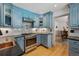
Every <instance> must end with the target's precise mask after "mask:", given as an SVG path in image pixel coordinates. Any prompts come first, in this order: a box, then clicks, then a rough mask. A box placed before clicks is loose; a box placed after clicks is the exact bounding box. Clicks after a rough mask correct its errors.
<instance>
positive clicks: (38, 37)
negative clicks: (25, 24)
mask: <svg viewBox="0 0 79 59" xmlns="http://www.w3.org/2000/svg"><path fill="white" fill-rule="evenodd" d="M36 37H37V44H38V45H40V44H41V35H37V36H36Z"/></svg>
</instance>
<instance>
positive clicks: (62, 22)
mask: <svg viewBox="0 0 79 59" xmlns="http://www.w3.org/2000/svg"><path fill="white" fill-rule="evenodd" d="M67 23H68V16H64V17H59V18H56V19H55V30H60V31H62V30H63V27H65V29H66V30H68V28H67V27H68V25H67ZM56 26H57V27H58V28H56Z"/></svg>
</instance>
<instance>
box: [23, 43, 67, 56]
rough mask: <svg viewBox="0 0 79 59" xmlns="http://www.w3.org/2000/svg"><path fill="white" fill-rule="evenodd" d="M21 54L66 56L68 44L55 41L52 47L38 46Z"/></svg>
mask: <svg viewBox="0 0 79 59" xmlns="http://www.w3.org/2000/svg"><path fill="white" fill-rule="evenodd" d="M23 56H68V45H67V44H66V43H57V44H56V45H55V46H53V47H52V48H45V47H43V46H39V47H37V48H36V49H34V50H33V51H31V52H29V53H25V54H24V55H23Z"/></svg>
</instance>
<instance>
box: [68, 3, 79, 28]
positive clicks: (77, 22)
mask: <svg viewBox="0 0 79 59" xmlns="http://www.w3.org/2000/svg"><path fill="white" fill-rule="evenodd" d="M78 15H79V4H75V3H73V4H69V26H70V27H71V28H79V16H78Z"/></svg>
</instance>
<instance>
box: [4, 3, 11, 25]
mask: <svg viewBox="0 0 79 59" xmlns="http://www.w3.org/2000/svg"><path fill="white" fill-rule="evenodd" d="M3 5H4V26H12V4H8V3H6V4H3Z"/></svg>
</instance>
